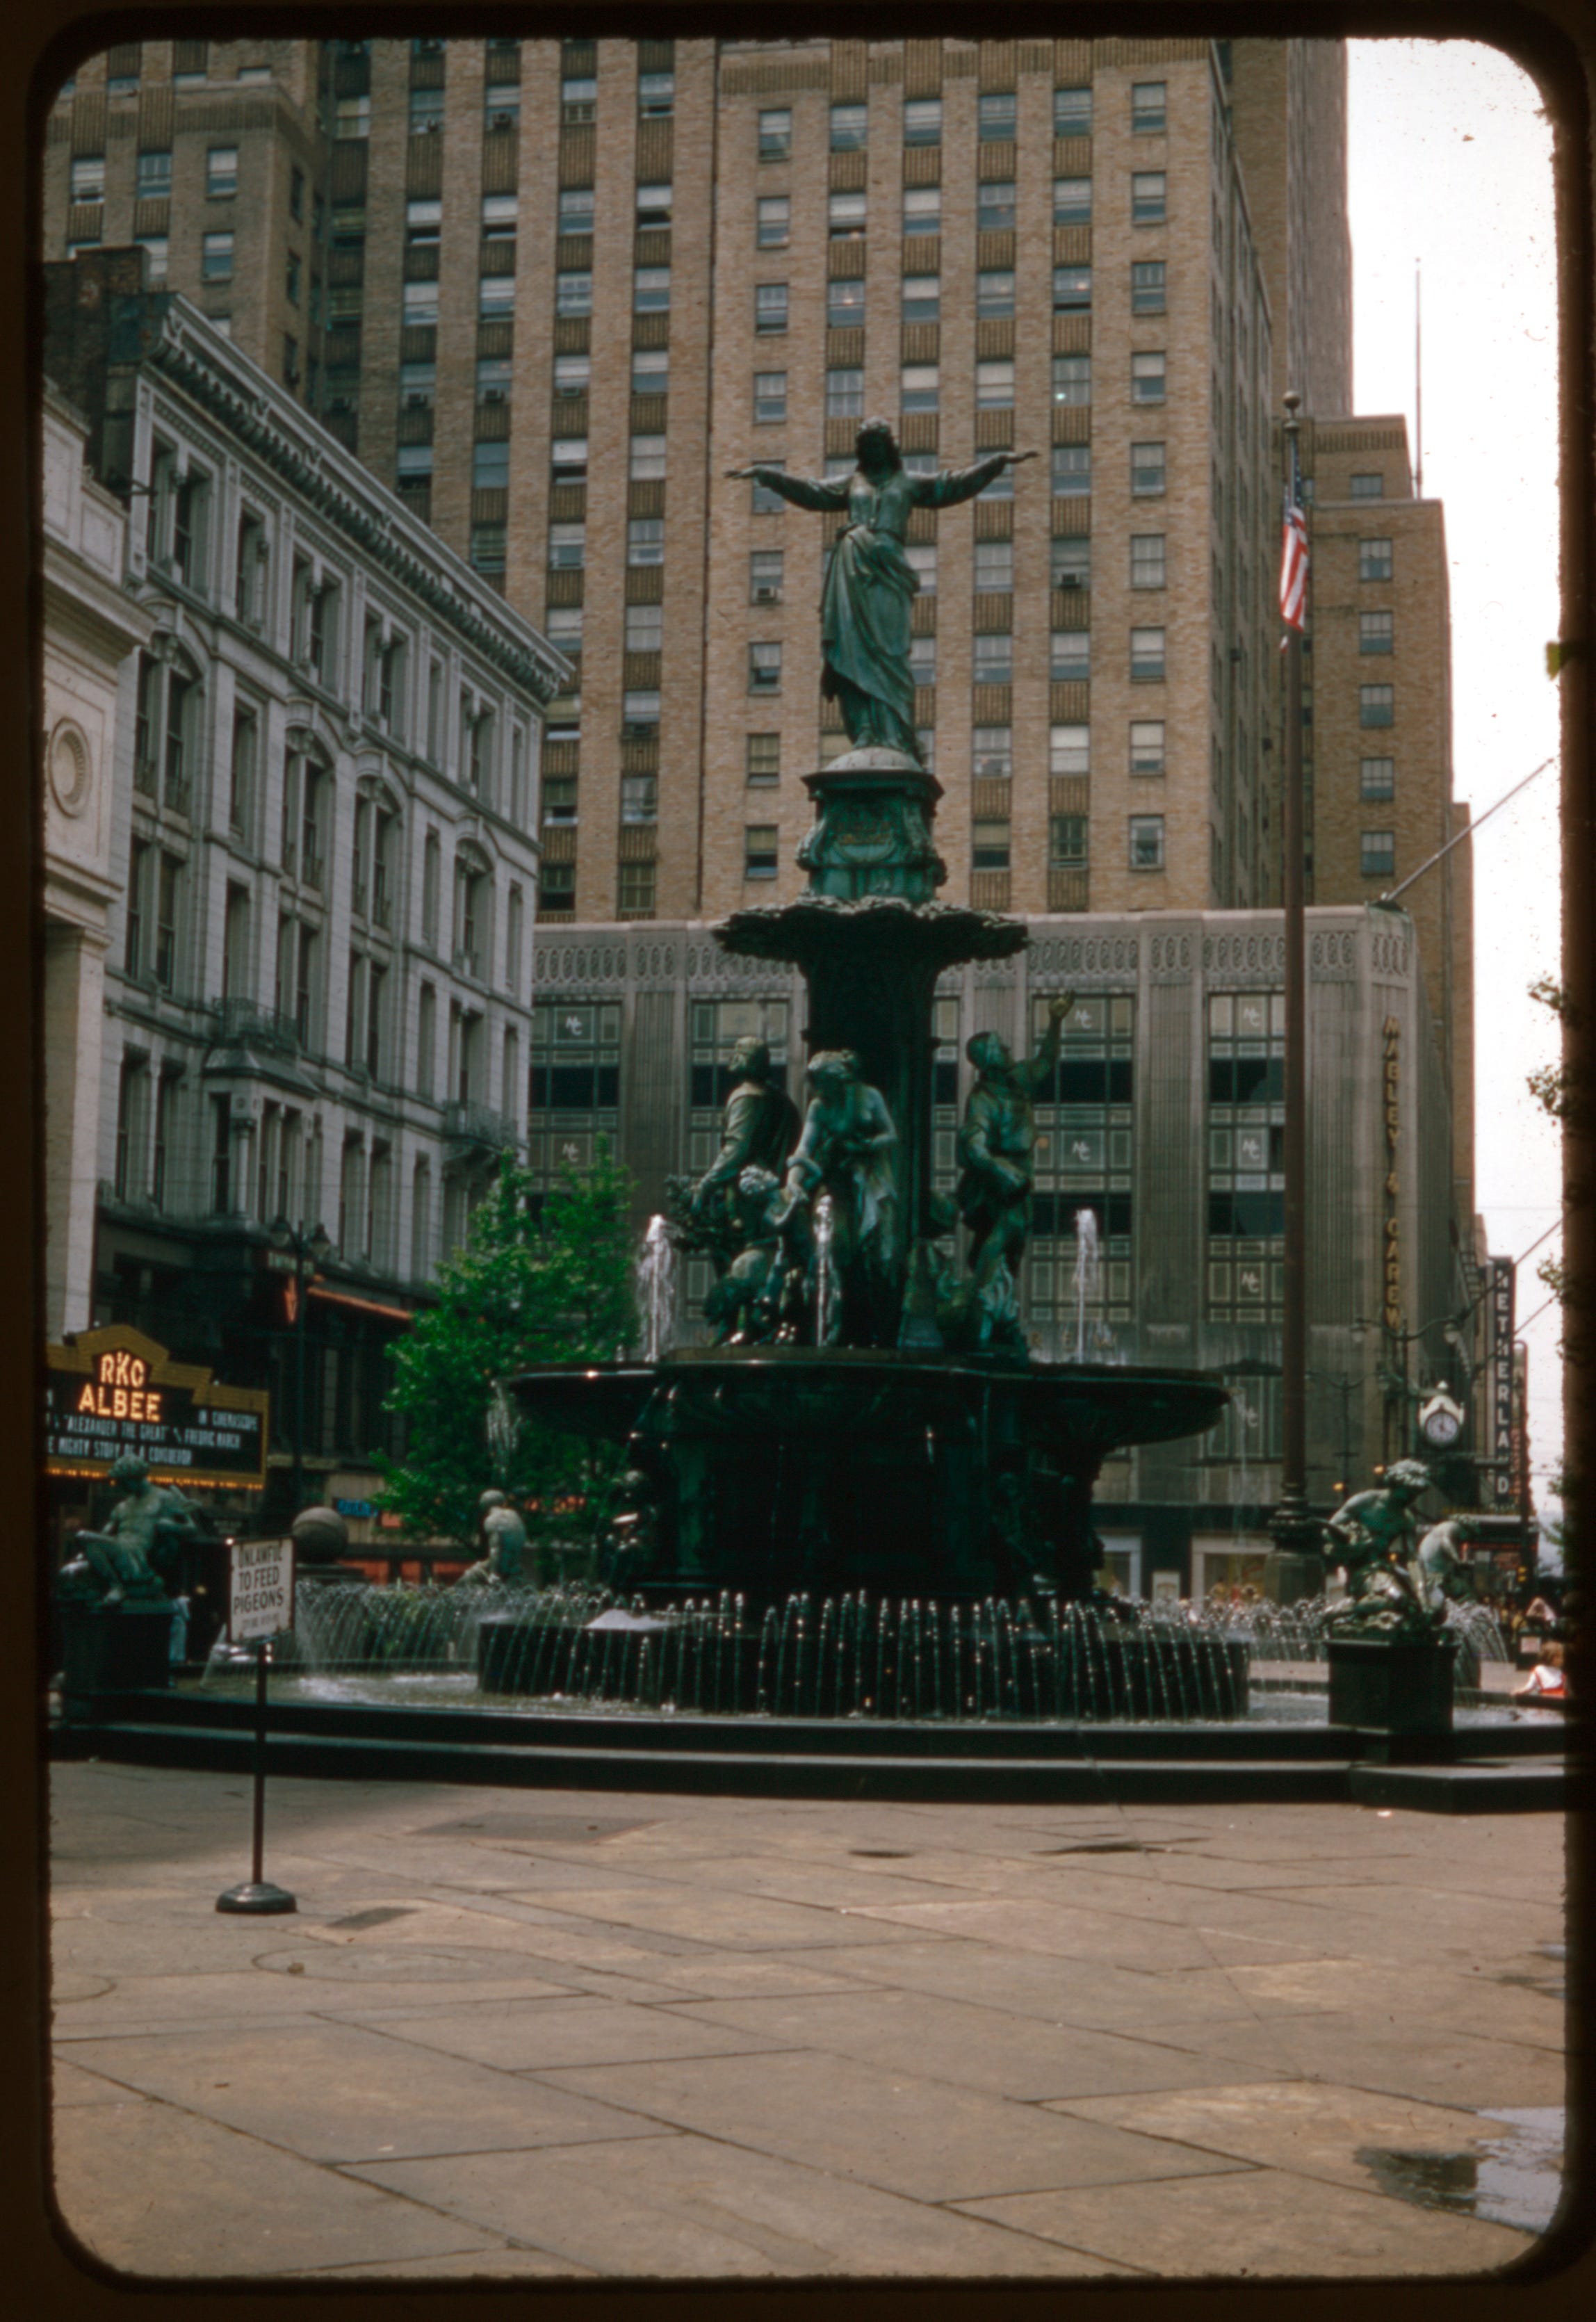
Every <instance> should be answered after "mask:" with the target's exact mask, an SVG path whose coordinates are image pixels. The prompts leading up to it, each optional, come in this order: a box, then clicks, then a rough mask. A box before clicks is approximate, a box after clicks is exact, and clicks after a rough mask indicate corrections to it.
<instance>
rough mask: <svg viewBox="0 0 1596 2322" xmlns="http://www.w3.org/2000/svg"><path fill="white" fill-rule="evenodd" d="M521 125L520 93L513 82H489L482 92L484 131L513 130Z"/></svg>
mask: <svg viewBox="0 0 1596 2322" xmlns="http://www.w3.org/2000/svg"><path fill="white" fill-rule="evenodd" d="M520 123H521V91H520V90H519V88H517V87H515V83H514V82H513V81H500V80H490V81H488V83H487V85H486V86H485V87H484V89H483V91H482V125H483V127H484V129H486V130H488V131H490V132H491V131H493V130H506V129H507V130H515V129H516V128H518V127H519V126H520Z"/></svg>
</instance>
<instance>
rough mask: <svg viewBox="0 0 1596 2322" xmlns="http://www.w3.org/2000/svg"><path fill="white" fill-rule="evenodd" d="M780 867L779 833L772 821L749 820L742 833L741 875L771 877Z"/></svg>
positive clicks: (753, 877) (756, 877)
mask: <svg viewBox="0 0 1596 2322" xmlns="http://www.w3.org/2000/svg"><path fill="white" fill-rule="evenodd" d="M780 867H781V858H780V831H779V830H778V828H777V826H776V825H775V824H774V823H773V822H751V823H749V824H748V825H747V826H746V827H745V828H744V830H743V877H744V878H745V879H773V878H775V876H776V874H777V873H778V872H779V871H780Z"/></svg>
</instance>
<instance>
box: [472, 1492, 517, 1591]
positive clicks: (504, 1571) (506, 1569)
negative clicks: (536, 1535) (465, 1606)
mask: <svg viewBox="0 0 1596 2322" xmlns="http://www.w3.org/2000/svg"><path fill="white" fill-rule="evenodd" d="M477 1505H478V1507H479V1510H480V1511H481V1514H480V1519H479V1521H480V1523H481V1529H482V1537H483V1539H484V1540H486V1542H487V1544H488V1553H487V1555H486V1556H485V1557H484V1558H483V1559H482V1560H481V1562H480V1563H479V1564H472V1565H468V1566H467V1568H466V1569H465V1570H464V1571H463V1572H462V1573H461V1576H460V1577H461V1580H462V1581H465V1580H470V1581H473V1582H479V1583H482V1584H487V1583H488V1582H506V1583H511V1584H513V1583H514V1582H515V1581H518V1580H519V1579H520V1578H521V1577H522V1565H523V1561H524V1558H525V1555H526V1526H525V1525H524V1523H523V1522H522V1521H521V1519H520V1517H519V1516H518V1515H517V1514H516V1513H515V1509H514V1508H513V1507H512V1506H511V1505H510V1503H509V1501H508V1499H507V1498H506V1495H505V1494H504V1493H503V1492H484V1493H483V1495H482V1496H481V1498H480V1499H479V1501H478V1503H477Z"/></svg>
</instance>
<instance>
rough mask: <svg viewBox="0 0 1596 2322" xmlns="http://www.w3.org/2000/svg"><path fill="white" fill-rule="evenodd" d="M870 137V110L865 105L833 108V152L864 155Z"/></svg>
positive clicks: (836, 106)
mask: <svg viewBox="0 0 1596 2322" xmlns="http://www.w3.org/2000/svg"><path fill="white" fill-rule="evenodd" d="M869 135H870V108H869V106H868V105H833V106H832V108H831V150H832V151H833V152H834V153H862V152H863V151H864V148H865V144H866V142H867V140H868V138H869Z"/></svg>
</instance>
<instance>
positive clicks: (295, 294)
mask: <svg viewBox="0 0 1596 2322" xmlns="http://www.w3.org/2000/svg"><path fill="white" fill-rule="evenodd" d="M283 288H284V289H285V290H286V291H287V294H288V303H289V305H290V306H297V305H298V304H299V252H298V251H296V250H291V251H289V252H288V260H287V268H286V270H285V275H284V281H283Z"/></svg>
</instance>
